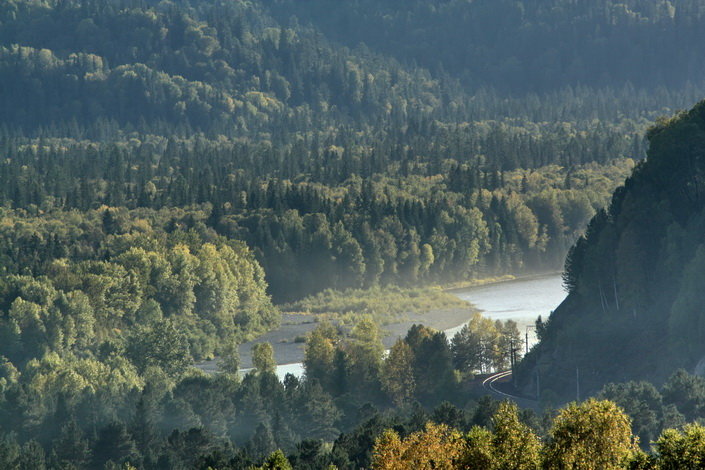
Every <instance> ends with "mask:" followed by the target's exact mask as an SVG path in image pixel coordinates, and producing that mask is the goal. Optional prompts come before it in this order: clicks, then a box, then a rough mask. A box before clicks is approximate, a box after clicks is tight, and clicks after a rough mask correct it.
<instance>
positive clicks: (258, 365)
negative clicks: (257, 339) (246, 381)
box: [252, 343, 277, 374]
mask: <svg viewBox="0 0 705 470" xmlns="http://www.w3.org/2000/svg"><path fill="white" fill-rule="evenodd" d="M252 365H254V366H255V369H257V372H260V373H263V374H266V373H270V374H271V373H274V369H275V368H276V366H277V363H276V362H275V361H274V349H273V348H272V345H271V344H269V343H258V344H255V345H254V347H253V348H252Z"/></svg>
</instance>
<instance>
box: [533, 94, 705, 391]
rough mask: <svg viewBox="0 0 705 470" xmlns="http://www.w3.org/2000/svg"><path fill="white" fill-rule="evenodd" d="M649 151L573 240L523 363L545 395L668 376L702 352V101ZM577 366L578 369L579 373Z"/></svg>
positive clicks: (658, 129) (662, 128) (665, 127)
mask: <svg viewBox="0 0 705 470" xmlns="http://www.w3.org/2000/svg"><path fill="white" fill-rule="evenodd" d="M648 138H649V141H650V149H649V152H648V158H647V160H646V161H644V162H643V163H642V164H640V165H638V166H637V167H636V168H635V170H634V172H633V174H632V176H631V177H630V178H628V179H627V180H626V182H625V184H624V186H623V187H621V188H619V189H618V190H617V191H616V192H615V194H614V196H613V199H612V203H611V205H610V207H609V209H608V210H607V211H602V212H600V213H598V214H597V215H596V216H595V217H594V218H593V220H592V221H591V222H590V224H589V227H588V229H587V232H586V234H585V236H584V237H582V238H580V239H579V240H578V242H577V243H576V244H575V246H574V247H573V248H572V249H571V251H570V253H569V255H568V258H567V261H566V270H565V275H564V279H565V284H566V287H567V288H568V289H569V290H570V294H569V296H568V298H567V299H566V301H565V302H564V303H563V304H562V305H561V306H560V307H559V308H558V309H557V310H556V311H555V312H554V313H553V315H552V316H551V319H550V321H548V323H547V324H545V325H540V328H539V333H540V337H541V342H540V344H539V345H538V346H537V347H536V348H535V349H534V350H533V351H532V352H531V353H530V354H529V356H528V357H527V359H526V361H525V362H524V363H523V364H522V366H521V370H520V377H521V380H522V381H523V384H524V385H525V386H526V387H529V388H532V389H533V390H535V385H534V384H533V383H532V382H533V381H534V380H535V379H534V377H535V374H536V371H537V370H538V371H539V373H540V376H541V384H542V387H543V388H544V390H545V391H548V390H550V393H548V395H549V396H550V395H552V394H556V395H558V396H561V397H569V396H570V395H571V394H572V393H574V391H575V390H576V376H577V375H579V376H580V381H581V384H580V386H581V388H582V389H583V390H584V391H587V390H594V389H595V388H596V387H598V386H600V385H602V384H604V383H605V382H608V381H613V380H623V379H636V378H649V379H653V380H657V381H658V380H661V379H663V378H664V377H665V375H666V374H668V373H669V372H672V370H673V369H674V368H677V367H686V368H690V369H692V368H694V367H695V366H696V364H697V363H698V362H699V361H700V360H701V358H702V357H703V356H704V355H705V298H703V296H702V293H703V290H704V289H705V281H704V279H705V276H703V274H704V273H705V238H704V237H703V233H705V102H701V103H699V104H698V105H696V106H695V107H694V108H693V109H692V110H690V111H689V112H687V113H681V114H679V115H677V116H675V117H674V118H672V119H670V120H663V121H661V122H659V123H658V125H656V126H655V127H653V128H652V129H651V130H650V131H649V133H648ZM576 369H578V372H577V373H576Z"/></svg>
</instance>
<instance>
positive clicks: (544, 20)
mask: <svg viewBox="0 0 705 470" xmlns="http://www.w3.org/2000/svg"><path fill="white" fill-rule="evenodd" d="M262 2H263V3H265V4H267V5H269V6H271V11H272V13H273V14H274V15H276V16H277V17H279V18H286V17H288V16H289V15H296V16H297V17H298V18H299V20H300V21H302V22H311V23H312V24H314V25H316V26H317V27H319V28H320V29H321V30H323V31H325V33H326V34H327V35H328V36H329V37H331V38H334V39H335V40H337V41H340V42H342V43H344V44H347V45H351V46H354V45H356V44H358V43H364V44H366V45H367V46H369V47H370V48H372V49H373V50H376V51H379V52H383V53H385V54H389V55H392V56H394V57H396V58H398V59H399V60H401V61H403V62H407V63H409V62H413V63H417V64H420V65H422V66H424V67H426V68H429V69H430V70H433V71H443V72H445V73H448V74H450V75H452V76H455V77H458V78H460V79H461V80H462V81H463V82H464V83H466V84H469V85H471V86H474V87H479V86H491V87H499V88H500V89H503V90H504V91H509V92H511V93H516V92H527V91H534V92H540V91H547V90H551V89H554V88H556V87H562V86H566V85H573V86H575V85H586V86H593V87H595V86H597V87H600V86H611V87H615V86H619V85H620V84H624V83H627V82H630V83H632V84H633V85H635V86H638V87H648V88H655V87H657V86H666V87H671V88H673V87H676V88H680V87H682V86H683V85H684V84H685V83H687V82H688V81H689V80H693V79H694V77H696V76H697V75H698V74H702V73H703V71H705V68H704V67H705V66H704V65H703V63H702V60H700V51H698V49H697V48H689V47H682V45H683V44H698V43H702V42H703V40H705V36H704V35H705V29H703V27H702V26H703V21H704V20H705V9H704V8H703V6H704V5H703V2H702V1H701V0H672V1H669V0H626V1H616V0H596V1H590V2H581V1H573V0H537V1H531V2H526V1H517V0H475V1H467V0H412V1H399V0H357V1H347V2H342V3H341V2H337V1H335V0H312V1H307V2H300V1H296V0H262Z"/></svg>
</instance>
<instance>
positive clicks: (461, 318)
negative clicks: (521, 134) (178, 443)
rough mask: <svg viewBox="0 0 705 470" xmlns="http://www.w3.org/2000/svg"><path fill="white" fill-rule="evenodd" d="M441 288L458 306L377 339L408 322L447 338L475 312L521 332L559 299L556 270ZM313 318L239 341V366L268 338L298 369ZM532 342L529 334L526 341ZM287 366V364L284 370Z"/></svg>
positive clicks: (291, 319)
mask: <svg viewBox="0 0 705 470" xmlns="http://www.w3.org/2000/svg"><path fill="white" fill-rule="evenodd" d="M446 292H449V293H452V294H453V295H454V296H456V297H457V298H459V299H461V300H463V301H465V302H466V306H464V307H459V308H445V309H430V310H426V311H423V312H409V313H408V314H406V315H404V316H403V317H401V318H400V320H399V321H393V322H390V323H389V324H387V325H384V326H382V327H381V328H382V331H383V332H384V337H383V343H384V345H385V347H386V348H390V347H391V346H392V345H393V344H394V342H395V341H396V340H397V339H398V338H400V337H403V336H405V335H406V332H407V331H408V330H409V328H411V326H412V325H414V324H419V323H421V324H424V325H426V326H428V327H431V328H434V329H437V330H441V331H445V332H446V334H447V335H448V336H449V337H451V336H452V335H453V334H455V332H457V331H459V330H460V329H461V328H462V326H463V325H465V323H467V322H468V321H469V319H470V318H471V317H472V315H473V313H474V312H476V311H479V312H481V313H482V314H483V315H485V316H487V317H488V318H492V319H500V320H508V319H512V320H514V321H516V322H517V323H518V324H519V326H520V329H521V331H523V330H524V328H525V327H526V326H530V325H533V322H534V321H535V320H536V317H538V316H539V315H543V316H544V318H546V317H547V316H548V315H549V314H550V312H551V311H552V310H553V309H555V307H557V306H558V305H559V304H560V302H561V301H562V300H563V298H564V297H565V293H564V292H563V290H562V287H561V279H560V274H559V273H548V274H540V275H533V276H526V277H520V278H514V277H511V278H503V279H494V280H488V282H478V283H476V284H475V285H474V286H471V287H457V286H453V287H451V288H447V289H446ZM317 320H318V316H317V315H313V314H306V313H296V314H292V313H284V314H283V315H282V323H281V326H280V327H279V328H277V329H276V330H273V331H270V332H268V333H266V334H264V335H262V336H261V337H259V338H257V339H256V340H254V341H249V342H247V343H243V344H242V345H240V349H239V353H240V364H241V367H242V368H243V369H249V368H251V367H252V347H253V346H254V345H255V344H258V343H263V342H268V343H270V344H271V345H272V346H273V348H274V358H275V361H276V363H277V364H279V367H278V372H279V373H280V374H279V375H280V376H283V374H284V373H286V372H297V371H298V372H300V369H301V366H300V363H301V362H302V361H303V358H304V346H305V338H306V335H308V333H310V332H311V331H312V330H313V329H314V328H316V326H317ZM533 340H534V338H533V336H530V343H532V342H533ZM287 365H288V366H289V367H288V368H287ZM198 367H199V368H200V369H201V370H204V371H207V372H215V371H216V370H217V365H216V361H215V360H213V361H206V362H203V363H200V364H199V365H198Z"/></svg>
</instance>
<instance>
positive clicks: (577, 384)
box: [575, 366, 580, 402]
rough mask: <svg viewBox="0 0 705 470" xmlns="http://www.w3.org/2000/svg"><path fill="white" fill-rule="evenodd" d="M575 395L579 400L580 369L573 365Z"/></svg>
mask: <svg viewBox="0 0 705 470" xmlns="http://www.w3.org/2000/svg"><path fill="white" fill-rule="evenodd" d="M575 397H576V400H577V401H578V402H580V369H578V366H575Z"/></svg>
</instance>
